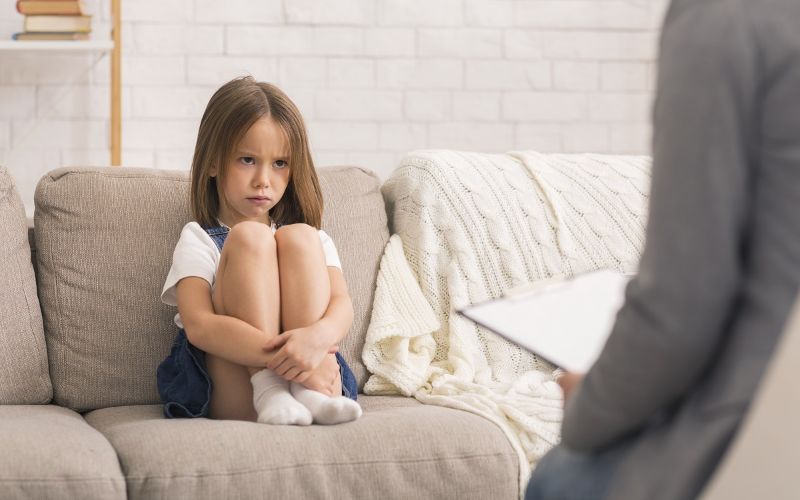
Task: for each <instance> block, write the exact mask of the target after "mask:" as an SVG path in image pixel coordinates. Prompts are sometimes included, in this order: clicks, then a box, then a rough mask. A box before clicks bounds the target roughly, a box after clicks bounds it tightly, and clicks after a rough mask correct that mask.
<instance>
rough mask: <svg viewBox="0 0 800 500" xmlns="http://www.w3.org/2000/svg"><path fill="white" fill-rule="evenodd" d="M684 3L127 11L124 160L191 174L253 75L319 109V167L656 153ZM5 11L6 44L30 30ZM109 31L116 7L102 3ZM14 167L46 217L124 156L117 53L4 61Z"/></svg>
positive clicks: (1, 134)
mask: <svg viewBox="0 0 800 500" xmlns="http://www.w3.org/2000/svg"><path fill="white" fill-rule="evenodd" d="M666 2H667V0H582V1H581V0H228V1H225V2H220V1H219V0H169V1H159V0H136V1H131V2H123V19H122V20H123V27H122V28H123V163H124V164H126V165H135V166H156V167H161V168H175V169H186V168H188V167H189V163H190V161H191V154H192V150H193V147H194V140H195V135H196V133H197V126H198V123H199V120H200V117H201V115H202V113H203V110H204V108H205V105H206V103H207V101H208V99H209V97H210V96H211V94H212V93H213V92H214V90H215V89H216V88H218V87H219V86H220V85H221V84H222V83H224V82H226V81H227V80H229V79H231V78H233V77H235V76H238V75H242V74H252V75H253V76H254V77H256V78H257V79H259V80H266V81H271V82H274V83H277V84H278V85H279V86H281V87H282V88H283V89H284V90H286V92H287V93H288V94H289V95H290V96H291V97H292V98H293V99H294V100H295V102H296V103H297V104H298V106H299V108H300V110H301V111H302V112H303V114H304V116H305V118H306V121H307V123H308V127H309V134H310V138H311V144H312V148H313V151H314V155H315V158H316V161H317V163H318V165H321V166H322V165H330V164H336V163H339V164H341V163H350V164H359V165H362V166H365V167H368V168H371V169H373V170H375V171H376V172H378V174H379V175H381V176H382V177H384V178H385V177H386V176H387V175H388V174H389V173H390V172H391V169H392V168H393V167H394V165H395V164H396V162H397V161H398V159H399V158H400V157H401V156H402V155H403V154H404V153H405V152H407V151H409V150H412V149H419V148H458V149H469V150H477V151H486V152H500V151H505V150H510V149H538V150H541V151H547V152H560V151H565V152H579V151H593V152H610V153H647V152H648V151H649V141H650V133H651V132H650V130H651V127H650V124H649V120H650V106H651V100H652V95H653V89H654V83H653V82H654V80H655V69H654V68H655V64H654V63H655V57H656V43H657V39H658V26H659V24H660V21H661V17H662V15H663V11H664V8H665V6H666ZM14 3H15V1H14V0H0V38H3V39H6V38H8V37H9V36H10V35H11V33H13V32H15V31H19V30H21V27H22V20H23V18H22V16H20V15H19V14H17V13H16V10H15V8H14ZM87 5H88V7H89V9H90V11H91V12H92V13H93V14H94V15H95V18H94V26H95V36H98V37H101V36H103V35H104V34H105V32H106V30H107V27H108V26H109V22H110V20H109V17H110V9H109V2H108V0H87ZM0 68H2V70H0V163H2V164H5V165H7V166H9V167H10V168H11V170H12V173H13V174H14V176H15V177H16V179H17V182H18V184H19V187H20V190H21V192H22V195H23V199H24V201H25V203H26V206H27V209H28V211H29V212H31V213H32V204H33V201H32V200H33V190H34V187H35V184H36V182H37V180H38V179H39V177H41V175H42V174H43V173H45V172H46V171H48V170H50V169H52V168H56V167H58V166H61V165H66V164H84V165H86V164H92V165H102V164H107V163H108V158H109V155H108V150H107V148H108V145H109V131H108V99H109V91H108V82H109V75H108V72H109V62H108V57H107V56H105V55H103V54H99V53H96V54H92V53H89V54H82V53H77V54H71V53H64V54H53V53H22V52H3V51H0Z"/></svg>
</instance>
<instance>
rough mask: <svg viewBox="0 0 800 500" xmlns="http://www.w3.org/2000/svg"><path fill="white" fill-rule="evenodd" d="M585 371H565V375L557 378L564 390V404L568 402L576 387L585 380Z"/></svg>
mask: <svg viewBox="0 0 800 500" xmlns="http://www.w3.org/2000/svg"><path fill="white" fill-rule="evenodd" d="M583 377H584V374H583V373H571V372H565V373H564V374H563V375H561V376H560V377H558V378H557V379H556V382H558V385H559V386H561V390H562V391H563V392H564V404H565V405H566V404H567V399H569V397H570V396H571V395H572V393H573V392H574V391H575V388H576V387H578V385H579V384H580V383H581V381H583Z"/></svg>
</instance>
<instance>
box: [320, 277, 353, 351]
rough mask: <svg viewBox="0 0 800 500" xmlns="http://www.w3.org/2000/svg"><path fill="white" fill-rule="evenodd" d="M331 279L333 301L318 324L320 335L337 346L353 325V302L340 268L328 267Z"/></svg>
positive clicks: (330, 343) (329, 343)
mask: <svg viewBox="0 0 800 500" xmlns="http://www.w3.org/2000/svg"><path fill="white" fill-rule="evenodd" d="M328 276H330V279H331V301H330V303H329V304H328V309H327V310H326V311H325V314H324V315H323V316H322V318H321V319H320V320H319V321H318V322H317V327H318V328H319V335H320V336H321V337H322V339H323V340H324V341H325V342H326V343H327V344H328V345H330V346H333V345H337V344H338V343H339V342H341V340H342V339H343V338H345V336H347V332H349V331H350V326H351V325H352V324H353V302H352V301H351V300H350V294H349V293H348V292H347V283H346V282H345V280H344V274H343V273H342V270H341V269H339V268H338V267H328Z"/></svg>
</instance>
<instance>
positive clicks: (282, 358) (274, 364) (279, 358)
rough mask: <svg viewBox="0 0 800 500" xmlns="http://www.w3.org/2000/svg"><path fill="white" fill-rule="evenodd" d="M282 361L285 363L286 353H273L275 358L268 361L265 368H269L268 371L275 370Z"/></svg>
mask: <svg viewBox="0 0 800 500" xmlns="http://www.w3.org/2000/svg"><path fill="white" fill-rule="evenodd" d="M284 361H286V353H285V352H283V351H282V350H281V351H278V352H277V353H275V356H273V357H272V359H271V360H269V362H268V363H267V368H269V369H270V370H274V369H275V368H277V367H278V366H280V364H281V363H283V362H284Z"/></svg>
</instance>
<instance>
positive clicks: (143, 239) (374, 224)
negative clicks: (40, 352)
mask: <svg viewBox="0 0 800 500" xmlns="http://www.w3.org/2000/svg"><path fill="white" fill-rule="evenodd" d="M320 177H321V185H322V189H323V194H324V195H325V196H326V203H327V210H326V213H325V218H324V224H325V226H324V227H325V229H326V230H327V231H328V232H329V233H330V235H331V237H332V238H334V241H335V242H336V244H337V246H338V247H339V253H340V255H341V258H342V262H343V265H344V267H345V274H346V277H347V279H348V284H349V286H350V290H351V294H352V295H354V297H353V301H354V305H355V308H356V319H355V323H354V328H353V330H351V333H350V335H349V336H348V338H347V339H346V341H345V342H344V343H343V345H342V353H343V355H344V356H345V358H346V359H347V361H348V362H349V363H350V364H352V365H353V368H354V371H355V372H356V374H357V375H358V376H359V382H360V384H361V385H363V383H364V379H365V372H364V369H363V365H362V364H361V361H360V348H361V345H363V340H364V336H365V333H366V327H367V321H368V318H369V314H370V310H369V309H370V306H371V303H372V300H371V298H372V292H373V288H374V285H375V276H376V274H377V268H378V263H379V260H380V255H381V253H382V251H383V246H382V244H383V243H385V241H386V239H387V238H388V229H387V228H386V215H385V212H384V207H383V199H382V198H381V195H380V193H379V191H378V181H377V178H375V177H374V176H372V175H370V174H367V173H365V172H364V171H362V170H360V169H356V168H338V169H321V170H320ZM188 187H189V180H188V172H184V171H163V170H152V169H134V168H121V169H120V168H93V169H75V168H70V169H58V170H54V171H53V172H51V173H49V174H48V175H46V176H45V177H44V178H42V180H41V181H40V182H39V185H38V186H37V189H36V196H35V202H36V216H35V225H36V231H35V234H36V248H37V252H36V254H37V259H38V260H37V262H38V272H39V279H40V286H39V292H40V296H41V300H42V311H43V313H44V326H45V332H46V339H47V348H48V351H49V353H50V371H51V374H52V380H53V391H54V398H55V401H56V402H57V403H58V404H61V405H64V406H67V407H70V408H73V409H76V410H81V411H83V410H90V409H96V408H103V407H108V406H119V405H131V404H153V403H158V402H159V397H158V392H157V389H156V378H155V373H156V368H157V366H158V364H159V363H160V362H161V360H162V359H163V358H164V357H165V356H166V355H167V354H168V353H169V349H170V346H171V344H172V341H173V339H174V337H175V334H176V327H175V325H174V324H173V322H172V318H173V316H174V315H175V312H176V310H175V308H173V307H170V306H166V305H164V304H162V303H161V302H160V299H159V297H160V293H161V287H162V286H163V284H164V279H165V277H166V275H167V271H168V270H169V267H170V264H171V260H172V251H173V249H174V247H175V243H176V241H177V239H178V236H179V234H180V230H181V228H182V227H183V225H184V224H185V223H186V222H188V221H189V219H190V216H189V209H188V199H187V195H188Z"/></svg>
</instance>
